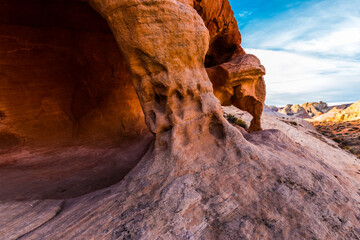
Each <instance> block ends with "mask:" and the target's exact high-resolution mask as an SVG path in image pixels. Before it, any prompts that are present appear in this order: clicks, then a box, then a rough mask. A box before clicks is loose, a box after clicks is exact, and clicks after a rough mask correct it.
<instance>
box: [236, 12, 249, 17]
mask: <svg viewBox="0 0 360 240" xmlns="http://www.w3.org/2000/svg"><path fill="white" fill-rule="evenodd" d="M251 14H252V12H249V11H242V12H240V13H239V14H238V16H239V17H241V18H242V17H247V16H250V15H251Z"/></svg>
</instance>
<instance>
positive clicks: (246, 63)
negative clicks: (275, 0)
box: [194, 0, 266, 131]
mask: <svg viewBox="0 0 360 240" xmlns="http://www.w3.org/2000/svg"><path fill="white" fill-rule="evenodd" d="M194 8H195V9H196V10H197V11H198V13H199V14H200V16H201V17H202V18H203V20H204V23H205V25H206V27H207V28H208V29H209V33H210V46H209V50H208V52H207V54H206V60H205V66H206V67H207V69H206V70H207V72H208V75H209V78H210V80H211V82H212V83H213V85H214V94H215V96H216V97H217V98H218V99H219V100H220V101H221V104H222V105H234V106H236V107H238V108H240V109H243V110H245V111H248V112H249V113H250V114H251V115H252V116H253V121H252V122H251V125H250V128H249V130H250V131H259V130H261V122H260V119H261V114H262V109H263V107H264V102H265V95H266V88H265V82H264V78H263V75H264V74H265V68H264V67H263V66H262V65H261V63H260V61H259V59H257V57H255V56H254V55H251V54H246V53H245V51H244V50H243V49H242V48H241V46H240V44H241V35H240V32H239V29H238V25H237V22H236V19H235V17H234V13H233V11H232V10H231V6H230V4H229V2H228V0H220V1H210V0H200V1H194Z"/></svg>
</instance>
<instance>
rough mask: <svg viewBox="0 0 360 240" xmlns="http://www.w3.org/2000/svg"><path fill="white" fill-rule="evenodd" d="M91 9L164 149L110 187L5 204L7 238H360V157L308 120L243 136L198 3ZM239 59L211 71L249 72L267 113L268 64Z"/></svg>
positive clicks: (250, 90) (243, 91) (147, 1)
mask: <svg viewBox="0 0 360 240" xmlns="http://www.w3.org/2000/svg"><path fill="white" fill-rule="evenodd" d="M27 2H29V3H30V1H27ZM89 2H90V4H91V6H92V7H93V8H94V9H96V10H97V11H98V12H99V13H100V14H101V15H102V16H103V17H104V18H105V19H106V20H107V21H108V24H109V26H110V28H111V30H112V32H113V34H114V36H115V38H116V41H117V44H118V46H119V49H120V52H121V54H120V55H121V56H122V57H123V58H122V59H123V62H124V63H125V64H126V66H127V67H128V74H129V75H130V76H131V80H132V83H133V85H134V89H135V91H136V93H137V95H138V97H139V102H140V104H141V107H142V109H143V112H144V116H145V121H146V125H147V127H148V129H149V131H151V132H152V133H153V134H154V136H155V142H153V143H151V144H149V145H148V147H147V148H146V153H145V154H142V156H141V160H140V162H139V163H138V164H137V165H136V166H135V167H134V168H133V169H132V170H131V172H130V173H129V174H127V175H126V177H125V178H124V179H123V180H122V181H120V182H119V183H116V184H114V185H112V186H109V187H108V188H105V189H101V190H98V191H95V192H92V193H89V194H86V195H83V196H80V197H77V198H71V199H66V200H61V199H60V200H32V201H30V200H28V199H25V200H23V201H21V202H20V201H18V202H15V201H14V200H12V201H10V200H7V202H3V203H1V204H0V237H1V238H4V239H301V238H303V239H330V238H336V239H338V238H339V239H356V238H360V229H359V225H360V222H359V218H358V216H359V215H360V210H359V206H358V205H359V202H360V195H359V194H358V193H357V189H360V177H359V175H357V174H356V173H355V171H354V169H355V168H360V164H359V162H357V161H356V160H355V159H354V158H353V157H352V156H350V155H347V154H346V153H345V152H343V151H342V150H340V149H338V148H336V147H333V146H331V145H329V144H327V143H325V142H323V141H321V140H319V139H317V138H315V137H313V136H312V135H311V134H308V133H306V132H304V131H302V130H301V129H300V127H301V126H300V125H299V126H293V125H291V126H290V124H287V123H284V122H282V121H279V120H278V119H271V118H269V119H265V120H267V122H265V123H266V125H267V126H272V128H273V126H274V125H275V126H281V128H277V130H276V129H267V130H265V131H260V132H256V133H244V132H240V131H239V130H238V129H236V128H235V127H233V126H231V125H230V124H229V123H228V122H227V121H226V120H225V119H224V118H223V116H222V114H223V113H222V110H221V106H220V101H219V100H218V99H217V98H216V97H215V95H214V94H213V88H212V84H211V82H210V80H209V78H208V75H207V72H206V70H205V68H204V61H205V56H206V54H207V53H208V46H209V45H208V44H209V43H210V45H211V40H210V39H211V38H210V37H209V32H208V30H207V28H206V26H205V24H204V21H203V20H202V19H201V17H200V15H199V14H198V12H197V11H195V10H194V8H193V7H194V6H195V7H196V4H193V3H191V4H188V3H189V2H188V1H184V0H183V1H175V0H162V1H154V0H144V1H137V0H121V1H119V0H90V1H89ZM32 3H34V2H32ZM67 4H69V3H67ZM207 4H209V6H214V8H213V9H218V8H219V7H221V6H225V7H226V6H228V5H226V4H228V3H227V2H224V4H225V5H216V4H214V5H210V4H211V2H210V1H208V2H207ZM35 6H36V5H35ZM200 6H201V4H200ZM13 7H14V8H16V5H13ZM205 9H206V4H205ZM209 9H211V8H209ZM225 9H226V8H225ZM228 9H229V8H228ZM75 12H76V11H75ZM220 12H221V11H220ZM202 15H203V14H202ZM217 16H219V15H217ZM220 16H221V14H220ZM219 22H221V21H219ZM210 35H211V34H210ZM235 39H238V38H235ZM238 40H239V39H238ZM231 41H233V40H231ZM210 49H211V47H210ZM215 52H217V51H215ZM90 55H91V54H90ZM226 55H227V54H226ZM219 57H220V58H221V54H219ZM226 58H227V57H226ZM231 59H232V60H231V61H228V60H229V59H226V60H225V61H224V62H221V63H220V62H219V63H216V65H215V66H212V67H215V68H219V69H221V68H223V69H225V70H226V71H227V72H228V75H229V76H231V78H230V77H229V78H228V79H227V80H226V81H225V82H224V84H225V85H226V83H227V82H228V81H230V80H231V79H232V80H234V79H235V81H239V82H240V83H241V84H243V79H242V78H243V77H244V76H247V77H245V78H246V79H247V78H248V80H249V83H246V84H244V85H245V86H246V88H243V87H241V88H240V89H237V90H236V91H235V95H234V96H235V97H234V98H235V99H236V98H239V101H241V99H242V98H244V99H245V100H246V101H245V102H247V103H248V104H250V103H252V105H249V106H248V107H249V108H253V109H254V111H253V112H254V113H257V111H258V109H259V107H258V106H257V105H256V104H260V105H261V104H262V102H261V100H262V99H260V98H261V97H263V95H262V94H261V93H262V90H263V87H264V86H263V85H262V84H261V80H259V77H260V76H261V74H262V70H263V69H262V68H261V66H260V64H259V63H258V62H257V60H255V58H254V57H252V56H248V55H244V54H243V53H241V52H240V53H237V54H236V55H234V56H231ZM229 62H230V63H229ZM239 63H240V65H239ZM222 64H224V65H223V66H221V65H222ZM241 64H245V66H244V67H242V66H241ZM218 65H220V66H218ZM99 74H100V75H101V73H99ZM254 76H256V79H257V81H258V82H256V81H255V80H254V79H255V77H254ZM237 78H239V79H237ZM81 79H83V78H81ZM236 79H237V80H236ZM232 80H231V81H232ZM231 81H230V82H231ZM254 81H255V82H254ZM245 82H246V81H245ZM214 85H215V84H214ZM101 86H102V85H100V87H101ZM256 86H257V87H256ZM236 88H238V87H236ZM257 88H259V89H257ZM254 89H255V90H254ZM256 91H258V93H256ZM120 94H121V95H122V94H126V93H125V92H121V90H120ZM257 94H258V96H256V95H257ZM246 96H248V97H250V98H253V99H250V100H247V99H246ZM257 98H259V99H257ZM60 99H62V98H60ZM85 102H86V101H85ZM254 102H255V103H256V104H254ZM2 115H4V114H2ZM2 115H0V117H1V116H2ZM5 115H6V112H5ZM121 117H124V118H121V119H124V122H125V123H127V124H130V125H131V122H128V121H125V119H126V118H125V117H126V116H124V115H122V116H121ZM254 117H255V118H258V117H259V116H258V115H255V116H254ZM90 119H91V118H90ZM110 119H111V118H110ZM258 120H259V119H257V120H255V122H254V123H253V126H255V127H254V128H255V129H254V130H256V126H259V125H258V124H259V122H258ZM116 122H117V121H115V123H116ZM125 126H126V125H125ZM298 128H299V129H298ZM284 132H285V133H286V134H285V133H284ZM122 133H126V131H124V132H122ZM111 136H112V135H111V134H110V135H109V138H110V139H112V137H111ZM140 136H141V135H140ZM299 136H301V138H299ZM131 139H132V138H131ZM299 139H301V142H298V141H299ZM100 140H101V138H99V141H100ZM145 146H147V145H145ZM95 155H96V154H95ZM130 157H131V156H130ZM130 160H131V161H134V159H130ZM76 162H77V161H76V159H75V160H74V165H76ZM135 162H136V161H135ZM34 167H36V166H34V165H32V164H31V163H30V164H29V166H28V168H30V169H31V168H34ZM10 168H11V167H10ZM15 168H16V165H15ZM59 168H61V166H59ZM22 169H25V167H23V168H22ZM66 173H69V172H66ZM74 184H75V182H74ZM17 216H19V217H17Z"/></svg>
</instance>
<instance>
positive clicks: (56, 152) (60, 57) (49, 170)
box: [0, 0, 153, 200]
mask: <svg viewBox="0 0 360 240" xmlns="http://www.w3.org/2000/svg"><path fill="white" fill-rule="evenodd" d="M151 138H153V136H152V134H151V133H150V131H149V130H148V128H147V126H146V124H145V117H144V114H143V111H142V108H141V105H140V102H139V100H138V96H137V94H136V92H135V90H134V87H133V83H132V80H131V76H130V72H129V70H128V68H127V66H126V61H125V60H124V57H123V56H122V54H121V53H120V50H119V48H118V45H117V43H116V41H115V38H114V36H113V34H112V32H111V30H110V29H109V27H108V25H107V23H106V21H105V20H104V19H103V18H102V17H101V16H100V15H99V14H98V13H97V12H96V11H95V10H93V9H92V8H91V7H90V6H89V5H88V4H87V3H86V2H79V1H72V0H64V1H44V0H26V1H24V0H1V1H0V166H1V168H0V175H1V177H0V178H1V179H0V181H1V182H2V188H1V189H0V196H1V197H0V200H3V199H28V198H30V199H33V198H40V199H41V198H64V197H73V196H78V195H81V194H84V193H87V192H91V191H94V190H96V189H99V188H103V187H106V186H109V185H111V184H113V183H115V182H118V181H119V180H121V179H122V177H124V175H126V174H127V173H128V172H129V171H130V170H131V169H132V168H133V167H134V166H135V165H136V164H137V162H138V161H139V160H140V158H141V157H142V155H143V154H144V151H146V149H147V147H148V145H149V144H150V142H151ZM29 166H30V167H29ZM31 166H37V167H36V168H35V167H31ZM18 169H23V170H22V172H21V174H19V170H18Z"/></svg>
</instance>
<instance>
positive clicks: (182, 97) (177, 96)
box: [175, 90, 184, 102]
mask: <svg viewBox="0 0 360 240" xmlns="http://www.w3.org/2000/svg"><path fill="white" fill-rule="evenodd" d="M175 94H176V98H177V100H178V101H179V102H182V101H184V96H183V95H182V94H181V93H180V92H179V91H178V90H176V91H175Z"/></svg>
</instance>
